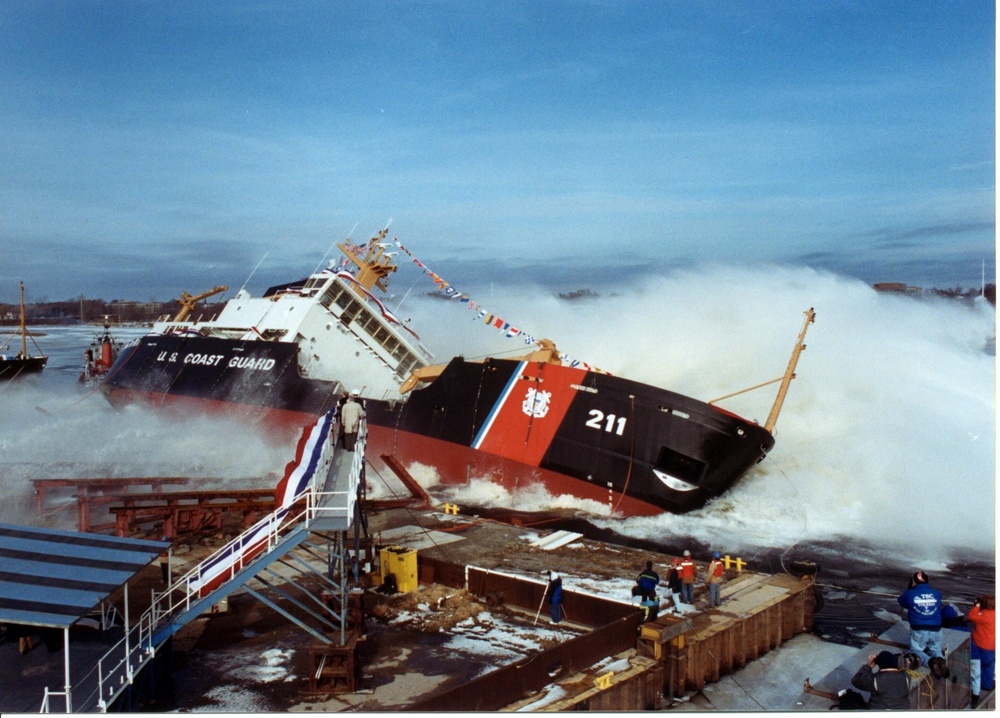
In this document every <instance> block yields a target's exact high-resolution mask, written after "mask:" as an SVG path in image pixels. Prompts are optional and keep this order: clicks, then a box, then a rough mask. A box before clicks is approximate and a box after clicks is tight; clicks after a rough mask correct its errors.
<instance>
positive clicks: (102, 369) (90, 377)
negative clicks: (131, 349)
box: [80, 316, 121, 384]
mask: <svg viewBox="0 0 1000 718" xmlns="http://www.w3.org/2000/svg"><path fill="white" fill-rule="evenodd" d="M119 351H121V342H119V341H118V340H117V339H115V338H114V337H113V336H112V335H111V323H110V322H108V318H107V317H106V316H105V317H104V333H103V334H98V335H97V338H96V339H94V341H93V342H92V343H91V345H90V347H88V348H87V349H85V350H84V352H83V361H84V367H83V371H82V372H80V381H81V382H89V383H91V384H98V383H100V381H101V380H102V379H103V378H104V375H105V374H107V373H108V372H109V371H110V370H111V367H112V366H113V365H114V363H115V359H117V358H118V353H119Z"/></svg>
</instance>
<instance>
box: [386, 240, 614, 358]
mask: <svg viewBox="0 0 1000 718" xmlns="http://www.w3.org/2000/svg"><path fill="white" fill-rule="evenodd" d="M393 242H395V243H396V246H397V247H399V248H400V250H402V251H403V252H404V253H405V254H406V255H407V256H408V257H409V258H410V259H412V260H413V263H414V264H416V265H417V266H418V267H420V269H421V270H423V273H424V274H426V275H427V276H428V277H430V279H431V281H432V282H434V285H435V286H436V287H437V288H438V291H441V292H444V295H445V296H446V297H449V298H451V299H457V300H459V301H461V302H463V303H468V305H469V307H468V308H469V311H472V310H473V309H475V308H477V307H478V311H477V312H476V315H475V317H474V319H475V320H481V321H482V322H483V324H485V325H486V326H488V327H492V328H494V329H497V330H499V331H501V332H503V333H504V336H506V337H507V338H508V339H513V338H514V337H520V338H521V339H523V340H524V343H525V344H526V345H528V346H531V345H532V344H538V341H537V340H536V339H535V337H534V336H532V335H531V334H528V333H527V332H524V331H522V330H520V329H516V328H514V327H513V326H512V325H511V324H510V322H508V321H506V320H504V319H501V318H500V317H498V316H497V315H495V314H492V313H490V312H488V311H487V310H486V309H484V308H483V306H482V305H481V304H479V303H478V302H475V301H473V300H472V299H471V298H470V297H469V295H467V294H463V293H462V292H460V291H458V289H457V288H456V287H453V286H452V285H451V284H449V283H448V282H446V281H445V280H444V279H443V278H442V277H441V276H439V275H438V274H436V273H435V272H433V271H432V270H431V269H430V267H428V266H427V265H426V264H424V263H423V262H421V261H420V260H419V259H417V258H416V257H414V256H413V254H412V253H411V252H410V250H408V249H407V248H406V247H404V246H403V245H402V244H401V243H400V241H399V240H398V239H396V238H395V237H393ZM559 359H560V360H561V361H562V362H563V364H565V365H567V366H570V367H579V368H581V369H585V370H586V371H594V372H598V373H600V374H607V373H608V372H606V371H604V370H603V369H598V368H597V367H596V366H592V365H590V364H588V363H587V362H584V361H580V360H579V359H573V358H572V357H570V356H568V355H566V354H565V353H562V354H560V355H559Z"/></svg>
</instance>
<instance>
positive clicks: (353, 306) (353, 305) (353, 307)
mask: <svg viewBox="0 0 1000 718" xmlns="http://www.w3.org/2000/svg"><path fill="white" fill-rule="evenodd" d="M361 311H362V309H361V302H356V301H354V300H353V299H352V300H351V301H349V302H348V303H347V305H346V306H345V307H344V311H343V312H341V313H340V321H342V322H343V323H344V324H345V325H347V324H350V323H351V322H352V321H353V320H354V317H355V316H356V315H357V314H358V313H359V312H361Z"/></svg>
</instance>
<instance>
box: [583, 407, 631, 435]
mask: <svg viewBox="0 0 1000 718" xmlns="http://www.w3.org/2000/svg"><path fill="white" fill-rule="evenodd" d="M602 422H603V424H602ZM587 426H588V427H589V428H591V429H597V430H599V431H600V430H604V431H606V432H608V433H609V434H611V433H615V434H617V435H618V436H621V435H622V434H624V433H625V417H624V416H615V415H614V414H605V413H604V412H603V411H601V410H600V409H591V410H590V419H588V420H587Z"/></svg>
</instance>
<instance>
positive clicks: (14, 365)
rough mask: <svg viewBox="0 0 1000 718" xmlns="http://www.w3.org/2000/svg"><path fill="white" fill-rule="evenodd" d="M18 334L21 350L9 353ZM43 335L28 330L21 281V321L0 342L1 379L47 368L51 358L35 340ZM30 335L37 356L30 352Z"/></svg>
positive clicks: (4, 379) (12, 377)
mask: <svg viewBox="0 0 1000 718" xmlns="http://www.w3.org/2000/svg"><path fill="white" fill-rule="evenodd" d="M17 336H20V338H21V351H19V352H18V353H17V354H11V353H8V352H11V351H12V349H11V342H12V341H14V337H17ZM41 336H45V335H44V334H42V333H40V332H31V331H28V325H27V321H26V320H25V314H24V282H21V322H20V325H19V326H18V328H17V329H16V330H15V331H14V332H13V333H12V334H11V335H10V336H9V337H7V339H6V341H4V343H3V344H0V381H9V380H11V379H17V378H18V377H21V376H25V375H30V374H37V373H38V372H40V371H41V370H42V369H44V368H45V365H46V364H47V363H48V361H49V358H48V357H47V356H45V354H44V353H43V352H42V350H41V347H39V346H38V342H36V341H35V337H41ZM28 337H31V343H32V344H34V346H35V350H36V351H37V352H38V354H37V355H35V356H31V355H29V354H28Z"/></svg>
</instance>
